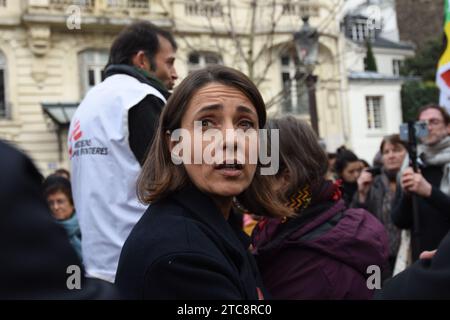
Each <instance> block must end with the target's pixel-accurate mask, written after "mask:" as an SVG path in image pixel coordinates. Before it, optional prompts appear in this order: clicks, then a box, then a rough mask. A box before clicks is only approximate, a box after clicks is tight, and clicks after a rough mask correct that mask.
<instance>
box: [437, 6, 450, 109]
mask: <svg viewBox="0 0 450 320" xmlns="http://www.w3.org/2000/svg"><path fill="white" fill-rule="evenodd" d="M444 20H445V21H444V32H445V37H446V38H447V41H446V42H447V47H446V48H445V51H444V53H443V54H442V56H441V58H440V59H439V64H438V69H437V74H436V83H437V85H438V87H439V89H440V90H441V96H440V101H439V103H440V105H442V106H443V107H445V108H446V109H447V110H448V111H449V112H450V41H449V40H450V0H445V18H444Z"/></svg>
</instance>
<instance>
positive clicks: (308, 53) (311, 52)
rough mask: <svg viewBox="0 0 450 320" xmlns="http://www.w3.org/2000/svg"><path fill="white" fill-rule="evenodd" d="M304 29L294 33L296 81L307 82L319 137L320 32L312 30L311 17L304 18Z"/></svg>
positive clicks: (313, 120)
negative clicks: (315, 72)
mask: <svg viewBox="0 0 450 320" xmlns="http://www.w3.org/2000/svg"><path fill="white" fill-rule="evenodd" d="M302 20H303V26H302V28H301V29H300V30H299V31H297V32H295V33H294V44H295V49H296V54H297V57H296V58H297V59H296V68H297V70H296V71H297V72H296V73H297V75H296V79H297V80H299V79H302V78H304V79H305V80H306V88H307V89H308V100H309V114H310V117H311V125H312V127H313V129H314V131H315V132H316V134H317V136H319V124H318V123H319V121H318V117H317V104H316V88H315V84H316V81H317V77H316V76H314V75H313V72H314V68H315V66H316V64H317V58H318V56H319V32H318V31H317V29H315V28H312V27H311V26H310V25H309V23H308V20H309V17H308V16H304V17H302Z"/></svg>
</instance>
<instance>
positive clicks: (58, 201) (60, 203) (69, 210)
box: [47, 191, 75, 220]
mask: <svg viewBox="0 0 450 320" xmlns="http://www.w3.org/2000/svg"><path fill="white" fill-rule="evenodd" d="M47 203H48V205H49V207H50V210H51V211H52V215H53V217H54V218H55V219H57V220H66V219H69V218H70V217H71V216H72V214H73V212H74V210H75V209H74V207H73V205H72V204H71V203H70V200H69V198H68V197H67V196H66V195H65V193H63V192H62V191H56V192H55V193H52V194H50V195H49V196H48V197H47Z"/></svg>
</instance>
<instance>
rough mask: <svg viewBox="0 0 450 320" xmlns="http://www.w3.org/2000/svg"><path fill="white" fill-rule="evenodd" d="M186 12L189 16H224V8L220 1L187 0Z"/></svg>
mask: <svg viewBox="0 0 450 320" xmlns="http://www.w3.org/2000/svg"><path fill="white" fill-rule="evenodd" d="M184 11H185V13H186V15H187V16H203V17H221V16H223V7H222V3H221V2H220V1H219V0H187V1H186V3H185V5H184Z"/></svg>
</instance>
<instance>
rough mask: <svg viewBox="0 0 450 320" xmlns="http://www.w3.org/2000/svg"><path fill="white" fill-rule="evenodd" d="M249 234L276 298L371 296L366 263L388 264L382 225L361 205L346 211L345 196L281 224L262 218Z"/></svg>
mask: <svg viewBox="0 0 450 320" xmlns="http://www.w3.org/2000/svg"><path fill="white" fill-rule="evenodd" d="M308 215H310V216H312V218H309V219H308V218H307V216H308ZM252 238H253V245H254V246H255V254H256V258H257V262H258V266H259V269H260V272H261V276H262V278H263V283H264V285H265V287H266V289H267V290H268V292H269V293H270V294H271V295H272V296H273V297H274V298H275V299H370V298H371V297H372V295H373V291H372V290H369V289H368V287H367V283H366V282H367V281H366V280H367V278H368V276H369V274H368V273H367V267H368V266H370V265H377V266H379V267H380V268H381V271H383V269H384V268H385V267H386V266H387V259H388V240H387V234H386V232H385V230H384V228H383V226H382V225H381V223H380V222H379V221H378V220H377V219H376V218H375V217H374V216H372V215H371V214H369V213H368V212H367V211H365V210H363V209H346V206H345V204H344V201H343V200H339V201H338V202H335V203H334V204H333V203H332V204H330V205H327V204H320V205H317V206H315V207H312V208H308V209H306V210H305V211H304V212H302V215H300V216H299V217H297V218H294V219H291V220H288V221H287V222H285V223H280V221H279V220H277V219H266V220H265V221H263V222H262V225H261V223H260V224H259V225H258V226H257V227H256V228H255V230H254V232H253V236H252Z"/></svg>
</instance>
